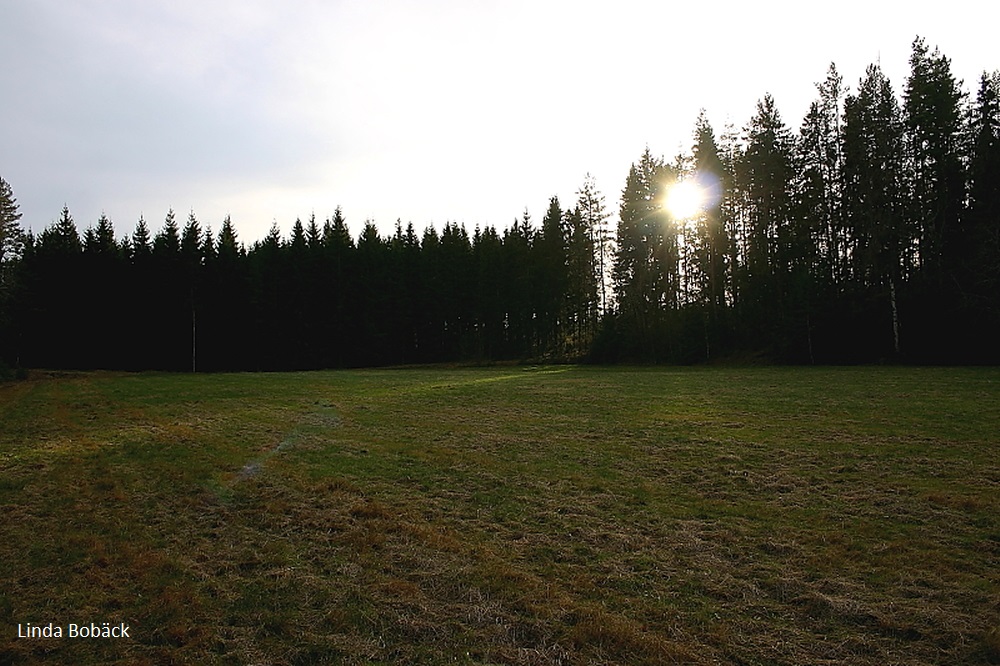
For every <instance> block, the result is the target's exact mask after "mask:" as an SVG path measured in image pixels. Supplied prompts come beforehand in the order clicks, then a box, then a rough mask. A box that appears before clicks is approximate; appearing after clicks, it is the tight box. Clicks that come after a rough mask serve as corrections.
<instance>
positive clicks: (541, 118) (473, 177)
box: [0, 0, 1000, 244]
mask: <svg viewBox="0 0 1000 666" xmlns="http://www.w3.org/2000/svg"><path fill="white" fill-rule="evenodd" d="M942 8H944V9H945V10H946V11H943V10H942ZM986 13H989V10H986V9H985V5H983V4H982V3H981V2H980V1H979V0H976V1H975V2H972V1H971V0H953V1H952V2H949V3H947V5H941V4H940V3H930V2H919V3H910V2H907V3H902V2H871V1H870V0H867V1H865V2H856V1H855V0H843V1H841V2H838V3H827V4H809V3H802V2H784V1H782V2H768V1H763V2H755V3H750V2H728V1H727V0H717V1H716V2H710V1H705V0H700V1H699V2H689V3H685V2H664V1H638V0H614V1H613V2H612V1H608V0H605V1H603V2H590V1H588V0H575V1H570V0H566V1H564V0H552V1H549V0H526V1H522V0H505V1H503V2H500V1H496V2H486V1H483V0H420V1H417V0H328V1H326V2H321V1H318V0H317V1H309V0H273V1H265V0H240V1H239V2H213V1H212V0H197V1H193V0H144V1H143V2H134V1H133V0H79V1H76V2H71V3H68V2H64V1H63V0H30V1H29V0H0V16H2V20H0V62H2V63H4V64H3V66H2V67H0V177H3V178H4V179H5V180H7V182H8V183H9V184H10V185H11V187H12V189H13V192H14V196H15V197H16V198H17V201H18V204H19V205H20V211H21V213H22V214H23V217H22V220H21V222H22V224H23V225H24V226H25V227H27V228H30V229H32V230H33V231H35V232H38V231H41V230H42V229H43V228H45V227H46V226H48V225H50V224H51V223H52V222H54V221H55V220H56V219H57V218H58V217H59V215H60V213H61V210H62V208H63V206H64V205H65V206H68V207H69V209H70V211H71V213H72V215H73V218H74V219H75V221H76V224H77V227H78V228H79V229H80V230H81V232H82V231H83V229H85V228H87V227H89V226H92V225H94V224H95V223H96V221H97V219H98V218H99V216H100V215H101V214H102V213H105V214H107V215H108V217H110V218H111V220H112V221H113V222H114V224H115V228H116V231H117V233H118V235H119V236H124V235H127V234H130V233H131V232H132V230H133V229H134V228H135V224H136V222H137V220H138V219H139V217H140V215H141V216H143V217H144V218H145V220H146V221H147V224H148V225H149V226H150V228H151V229H152V230H153V231H154V232H155V231H156V230H157V229H159V228H160V226H161V225H162V223H163V219H164V217H165V216H166V213H167V211H168V210H169V209H173V210H174V211H175V214H176V216H177V219H178V221H179V222H180V223H181V224H183V223H184V222H185V221H186V219H187V217H188V215H189V214H190V213H191V212H192V211H193V212H194V214H195V215H196V217H197V219H198V220H199V222H200V223H201V224H202V225H203V226H210V227H212V228H213V229H215V230H218V229H219V227H220V226H221V224H222V221H223V219H224V218H225V217H226V216H227V215H229V216H231V218H232V220H233V223H234V225H235V227H236V229H237V232H238V235H239V238H240V240H242V241H243V242H245V243H247V244H251V243H253V242H254V241H256V240H258V239H260V238H262V237H263V236H264V235H265V234H266V233H267V231H268V230H269V229H270V227H271V225H272V224H274V223H277V225H278V227H279V229H281V231H282V233H283V234H284V235H286V236H287V234H288V231H289V230H290V228H291V226H292V224H293V223H294V222H295V220H296V219H297V218H300V219H302V220H303V222H305V221H307V220H308V219H309V217H310V216H311V215H313V214H314V215H315V216H316V218H317V220H318V221H319V222H322V221H323V220H324V219H326V218H328V217H330V216H331V215H332V214H333V211H334V209H335V207H336V206H338V205H339V206H341V207H342V209H343V212H344V215H345V217H346V218H347V221H348V224H349V226H350V228H351V230H352V232H354V233H355V234H357V233H358V232H359V231H360V229H361V228H362V226H363V224H364V223H365V221H366V220H372V221H373V222H375V224H376V225H377V226H378V228H379V230H380V231H381V232H382V233H383V234H388V233H391V231H392V229H393V227H394V226H395V223H396V221H397V220H401V221H402V223H403V225H404V226H405V225H406V224H407V223H410V222H412V223H413V225H414V227H415V228H416V229H417V231H418V233H420V232H422V231H423V229H424V228H426V227H428V226H434V227H435V228H437V229H438V230H440V229H441V228H442V227H443V226H444V224H445V223H447V222H455V223H460V224H464V225H465V226H466V227H467V228H468V229H469V230H470V232H471V231H472V230H473V229H474V228H475V227H476V226H480V227H485V226H487V225H493V226H495V227H497V228H504V227H506V226H508V225H509V224H510V223H511V222H513V220H514V219H515V218H518V217H520V216H521V215H522V214H523V212H524V211H525V210H527V211H528V212H529V214H530V215H531V216H532V218H533V220H534V222H535V224H538V223H539V222H540V220H541V217H542V216H543V215H544V213H545V209H546V208H547V205H548V201H549V198H550V197H552V196H558V197H559V199H560V201H561V202H562V203H563V205H564V207H568V206H570V205H572V203H573V202H574V201H575V199H576V193H577V191H578V190H579V188H580V186H581V185H582V184H583V182H584V179H585V177H586V176H587V174H588V173H589V174H591V175H592V176H593V178H594V179H595V181H596V185H597V188H598V189H599V190H600V191H601V192H602V193H603V194H604V196H605V199H606V204H607V207H608V210H609V211H610V212H612V213H614V212H616V211H617V206H618V199H619V196H620V193H621V189H622V187H623V186H624V183H625V178H626V176H627V175H628V170H629V166H630V165H631V164H632V163H633V162H635V161H637V160H638V158H639V156H640V155H641V154H642V152H643V151H644V150H645V148H646V147H647V146H648V147H649V149H650V150H651V151H652V152H653V154H654V155H658V156H665V157H666V158H668V159H670V158H672V157H674V156H676V155H677V154H679V153H682V152H683V153H687V152H689V151H690V148H691V144H692V141H693V139H692V136H693V130H694V123H695V120H696V118H697V116H698V113H699V110H700V109H705V111H706V113H707V117H708V119H709V120H710V122H711V123H712V125H713V127H714V129H715V132H716V134H717V135H719V134H721V133H722V132H723V131H724V129H725V126H726V124H727V123H728V124H731V125H733V126H734V127H735V128H737V129H739V128H742V127H743V126H744V125H746V123H747V122H748V121H749V120H750V118H751V117H752V115H753V113H754V109H755V105H756V103H757V101H758V100H759V99H760V98H762V97H763V96H764V95H765V93H771V94H772V95H773V96H774V98H775V101H776V103H777V106H778V109H779V111H780V112H781V114H782V118H783V120H784V121H785V123H786V124H787V125H788V126H789V127H790V128H791V129H792V130H793V131H794V130H797V129H798V127H799V125H800V123H801V120H802V118H803V116H804V115H805V113H806V111H807V110H808V106H809V103H810V102H811V101H813V100H814V99H816V97H817V95H816V89H815V84H816V83H817V82H819V81H821V80H823V79H824V78H825V76H826V72H827V69H828V67H829V65H830V63H831V62H833V63H835V64H836V66H837V68H838V70H839V71H840V73H841V75H842V76H843V77H844V82H845V84H847V85H848V86H849V87H850V88H852V89H856V88H857V84H858V81H859V79H860V78H861V77H863V75H864V73H865V68H866V67H867V66H868V65H869V64H871V63H873V62H876V61H877V62H879V63H880V64H881V67H882V69H883V71H885V73H886V74H887V75H888V77H889V78H890V80H891V82H892V83H893V85H894V87H895V88H896V90H897V92H899V93H901V92H902V88H903V85H904V83H905V79H906V76H907V74H908V72H909V64H908V59H909V55H910V51H911V45H912V42H913V39H914V37H916V36H917V35H920V36H922V37H924V39H925V40H926V42H927V44H928V45H929V46H930V47H932V48H933V47H939V48H940V50H941V52H942V53H943V54H944V55H946V56H947V57H949V58H950V59H951V62H952V71H953V72H954V73H955V75H956V76H957V78H960V79H963V80H964V81H965V83H964V88H965V89H966V90H968V91H970V92H972V93H973V94H974V92H975V90H976V88H977V86H978V80H979V76H980V74H981V73H982V72H983V71H984V70H990V71H993V70H995V69H998V68H1000V51H998V50H997V49H996V46H995V44H996V42H995V35H994V34H993V33H994V31H995V20H987V18H988V17H986V16H985V15H984V14H986ZM993 18H994V19H995V18H996V17H995V16H994V17H993Z"/></svg>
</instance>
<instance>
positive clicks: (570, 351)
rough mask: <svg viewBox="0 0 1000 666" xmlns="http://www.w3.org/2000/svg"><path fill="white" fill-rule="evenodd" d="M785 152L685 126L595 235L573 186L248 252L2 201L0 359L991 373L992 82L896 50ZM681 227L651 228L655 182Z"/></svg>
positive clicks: (314, 229)
mask: <svg viewBox="0 0 1000 666" xmlns="http://www.w3.org/2000/svg"><path fill="white" fill-rule="evenodd" d="M816 87H817V98H816V100H815V101H814V102H813V103H812V104H811V106H810V108H809V111H808V113H807V114H806V116H805V118H804V119H803V120H802V122H801V124H800V126H799V128H798V130H797V131H796V132H793V131H792V129H791V128H789V127H788V126H786V125H785V123H784V121H783V120H782V119H781V116H780V114H779V112H778V110H777V106H776V103H775V101H774V99H773V98H772V97H771V96H770V95H766V96H765V97H764V98H763V99H762V100H760V101H759V102H758V104H757V108H756V113H755V114H754V116H753V117H752V118H751V120H750V121H749V122H748V123H747V125H746V126H745V127H744V128H742V130H741V131H737V130H735V129H733V128H726V129H725V131H724V132H723V133H722V135H721V136H717V135H716V133H715V131H714V129H713V128H712V127H711V125H710V123H709V122H708V120H707V118H706V116H705V114H704V112H703V113H702V114H701V115H700V116H699V118H698V119H697V121H696V123H695V129H694V137H693V145H692V149H691V152H690V153H689V154H685V155H681V156H678V157H677V158H675V159H673V160H670V161H667V160H665V159H663V158H661V157H656V156H654V155H653V154H652V153H651V152H650V150H649V149H648V148H647V150H646V151H645V152H644V153H643V154H642V155H641V156H640V158H639V159H638V160H637V161H636V162H635V163H634V164H633V165H632V167H631V169H630V171H629V173H628V176H627V178H626V181H625V186H624V188H623V190H622V192H621V196H620V198H619V202H618V204H619V206H618V211H617V215H616V216H613V215H612V214H611V213H610V212H609V211H608V209H607V205H606V202H605V199H604V197H603V195H602V194H601V193H600V192H599V191H598V189H597V186H596V184H595V183H594V181H593V179H591V178H589V177H588V178H587V179H586V180H585V182H584V183H583V185H582V186H581V188H580V190H579V191H578V192H577V195H576V197H577V198H576V201H574V202H573V204H572V205H571V206H569V207H564V206H563V205H562V203H561V202H560V201H559V199H558V198H557V197H552V199H551V200H550V201H549V203H548V207H547V209H546V211H545V213H544V216H543V217H542V219H541V221H540V222H539V223H538V224H536V223H535V222H534V221H533V220H532V218H531V216H530V215H529V213H528V212H527V211H525V213H524V214H523V215H522V216H521V217H520V218H518V219H517V220H516V221H515V222H514V223H513V224H512V225H511V226H510V227H508V228H506V229H504V230H502V231H501V230H498V229H497V228H495V227H492V226H488V227H486V228H483V229H479V228H476V229H475V230H473V231H472V232H471V233H470V232H469V231H468V230H467V229H466V228H465V227H464V226H462V225H460V224H456V223H449V224H446V225H445V227H444V228H443V229H442V230H441V231H440V232H438V231H437V230H436V229H434V228H433V227H431V228H427V229H425V230H423V232H422V233H420V234H418V233H417V232H416V230H415V229H414V227H413V225H412V223H411V224H407V225H405V226H404V225H403V224H402V223H401V222H397V224H396V227H395V231H394V233H391V234H389V235H381V234H380V233H379V231H378V229H377V228H376V226H375V224H374V223H372V222H370V221H369V222H366V223H365V225H364V227H363V229H362V230H361V232H360V234H359V235H358V236H357V237H356V238H355V237H353V236H352V235H351V234H350V232H349V230H348V226H347V224H346V221H345V219H344V215H343V213H342V211H341V210H340V209H339V208H338V209H337V210H336V211H335V212H334V214H333V215H332V216H331V217H329V218H327V219H326V220H324V221H323V222H319V221H318V220H316V218H315V216H313V217H311V218H310V219H308V220H307V221H306V222H305V223H303V222H302V221H301V220H296V222H295V224H294V225H293V227H292V229H291V233H290V235H289V236H288V237H287V238H286V237H283V236H282V234H281V232H280V230H279V229H278V227H277V225H275V226H273V227H272V229H271V231H270V233H269V234H268V235H267V236H266V237H265V238H264V239H262V240H260V241H257V242H254V243H252V244H250V245H249V246H247V245H245V244H243V243H242V242H240V240H239V238H238V237H237V233H236V229H235V227H234V224H233V223H232V221H231V220H230V219H229V218H227V219H226V220H224V221H223V223H222V226H221V229H220V230H219V231H218V233H217V234H213V232H212V231H211V229H209V228H207V227H205V226H204V225H203V224H202V223H201V222H200V221H199V220H198V219H197V217H196V215H195V214H194V212H191V213H190V214H189V215H188V217H187V220H186V221H184V222H183V223H181V222H178V221H177V219H176V218H175V214H174V212H173V211H170V212H169V213H168V214H167V216H166V219H165V220H164V222H163V224H162V225H161V226H160V228H159V230H158V231H157V232H156V233H155V234H154V233H153V232H152V231H151V229H150V228H149V226H148V225H147V223H146V221H145V220H144V219H142V218H140V220H139V221H138V223H137V225H136V227H135V230H134V231H133V232H132V234H131V235H129V236H127V237H125V238H122V239H116V237H115V233H114V227H113V225H112V223H111V221H110V220H109V219H108V218H107V217H106V216H104V215H102V216H101V218H100V219H99V220H98V221H97V222H96V224H94V225H93V226H91V227H89V228H87V229H86V230H85V231H84V232H83V234H82V235H81V234H80V233H79V231H78V229H77V226H76V224H75V222H74V220H73V218H72V215H71V213H70V211H69V209H68V208H64V209H63V211H62V213H61V215H60V217H59V219H58V220H57V221H56V222H54V223H53V224H51V225H50V226H49V227H48V228H46V229H45V230H44V231H42V232H41V233H39V234H37V236H36V235H34V234H30V233H24V232H23V231H22V230H21V229H20V226H19V224H18V221H19V218H20V214H19V213H18V211H17V205H16V200H15V199H14V197H13V193H12V191H11V188H10V186H9V185H8V184H7V183H6V182H5V181H2V180H0V250H2V251H0V356H2V357H3V359H4V360H5V361H6V363H7V364H8V365H21V366H30V367H59V368H116V369H135V370H138V369H152V368H155V369H169V370H206V371H209V370H272V369H306V368H326V367H345V366H360V365H383V364H409V363H426V362H442V361H484V362H488V361H498V360H505V359H513V360H524V359H534V360H546V361H557V360H581V359H591V360H595V361H602V362H633V361H635V362H668V363H697V362H712V361H716V360H746V359H761V360H766V361H775V362H791V363H850V362H877V361H893V362H934V363H937V362H941V363H944V362H948V363H955V362H960V363H967V362H976V363H996V362H997V361H998V360H1000V352H998V350H997V344H996V340H997V339H1000V338H998V333H1000V73H996V72H994V73H992V74H989V73H984V74H983V75H982V77H981V79H980V81H979V85H978V88H977V90H976V92H975V94H974V95H969V94H967V93H966V92H965V91H963V90H962V83H961V82H960V81H957V80H956V79H955V77H954V75H953V74H952V72H951V64H950V61H949V59H948V58H946V57H945V56H944V55H942V54H941V53H940V52H939V51H938V50H937V49H934V50H931V49H930V48H928V46H927V45H926V43H925V42H924V41H923V40H922V39H919V38H918V39H917V40H915V41H914V43H913V45H912V52H911V56H910V74H909V77H908V78H907V80H906V82H905V85H904V91H903V96H902V99H899V98H898V97H897V96H896V94H895V92H894V91H893V88H892V86H891V84H890V82H889V81H888V79H887V78H886V76H885V75H884V73H883V72H882V71H881V69H880V68H879V66H878V65H871V66H870V67H869V68H868V69H867V71H866V72H865V75H864V76H863V77H862V78H861V80H860V81H859V83H858V85H857V86H856V88H854V89H850V90H849V89H848V88H847V87H845V86H844V84H843V79H842V77H841V76H840V74H839V73H838V72H837V70H836V68H835V67H834V66H833V65H831V67H830V69H829V71H828V73H827V76H826V78H825V80H824V81H822V82H821V83H819V84H817V86H816ZM684 181H687V182H695V183H698V186H699V188H700V191H701V192H702V193H703V196H704V197H705V203H704V205H703V206H702V207H701V208H700V209H699V210H695V211H691V212H689V213H686V214H685V217H683V218H681V217H679V216H678V214H677V213H676V212H671V210H670V208H669V207H666V206H664V200H665V197H666V196H667V195H668V193H669V192H670V190H671V188H673V187H674V186H675V184H676V183H678V182H684Z"/></svg>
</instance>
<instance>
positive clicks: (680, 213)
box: [664, 179, 708, 220]
mask: <svg viewBox="0 0 1000 666" xmlns="http://www.w3.org/2000/svg"><path fill="white" fill-rule="evenodd" d="M664 205H665V206H666V209H667V212H668V213H670V216H671V217H673V218H674V219H675V220H686V219H688V218H690V217H694V216H696V215H698V214H699V213H700V212H702V211H703V210H705V208H706V207H707V205H708V192H707V191H706V190H705V188H704V187H702V186H701V185H700V184H699V183H698V182H697V181H696V180H694V179H690V180H681V181H678V182H676V183H674V184H673V185H671V186H670V187H669V188H668V189H667V196H666V199H665V201H664Z"/></svg>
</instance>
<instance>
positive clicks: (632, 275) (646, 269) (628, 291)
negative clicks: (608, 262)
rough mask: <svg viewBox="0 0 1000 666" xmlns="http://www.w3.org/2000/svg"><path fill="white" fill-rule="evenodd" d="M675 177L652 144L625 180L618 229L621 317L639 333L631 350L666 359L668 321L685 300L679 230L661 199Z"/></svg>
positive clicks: (623, 327) (628, 345)
mask: <svg viewBox="0 0 1000 666" xmlns="http://www.w3.org/2000/svg"><path fill="white" fill-rule="evenodd" d="M675 179H676V178H675V174H674V172H673V169H670V168H668V167H666V166H665V165H664V163H663V160H662V159H657V158H654V157H653V156H652V153H650V151H649V149H648V148H647V149H646V150H645V152H644V153H643V154H642V157H641V158H640V159H639V162H638V163H636V164H633V165H632V167H631V169H630V170H629V175H628V179H627V180H626V181H625V189H624V190H623V192H622V198H621V209H620V212H619V220H618V232H617V235H616V241H617V249H616V254H615V268H614V278H615V298H616V304H617V307H618V314H617V318H618V320H619V323H620V324H621V326H620V329H621V330H625V331H630V332H631V333H630V336H634V337H633V339H632V341H631V342H626V343H625V348H626V350H627V351H626V353H627V354H628V355H631V356H639V357H643V358H645V359H648V360H654V361H655V360H666V359H665V358H664V356H663V354H662V349H663V347H664V344H666V346H667V347H669V345H670V344H671V343H672V342H673V340H672V336H670V334H669V332H668V331H667V330H666V328H665V324H666V322H667V320H668V319H669V315H670V312H675V311H676V310H677V308H678V306H679V301H680V255H679V247H678V243H677V230H676V227H675V226H674V225H672V224H668V221H667V218H666V215H665V213H664V211H663V207H662V203H661V200H662V197H663V193H664V188H665V184H666V183H668V182H671V181H673V180H675ZM668 353H669V352H668Z"/></svg>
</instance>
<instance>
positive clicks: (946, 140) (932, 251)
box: [903, 37, 965, 279]
mask: <svg viewBox="0 0 1000 666" xmlns="http://www.w3.org/2000/svg"><path fill="white" fill-rule="evenodd" d="M910 70H911V71H910V76H909V78H908V79H907V82H906V91H905V94H904V100H905V101H904V106H903V111H904V117H905V122H906V140H905V147H906V157H907V167H908V172H909V175H910V179H911V182H910V183H909V189H910V194H909V197H908V198H909V201H910V204H911V206H910V212H909V215H910V217H911V219H912V220H913V221H914V222H915V224H916V226H917V229H918V230H919V236H918V238H917V241H918V247H919V255H918V257H917V259H918V261H919V262H920V265H921V268H922V269H923V270H924V272H925V273H926V274H928V276H929V277H931V278H935V279H940V278H942V277H943V275H942V271H946V270H948V271H950V270H953V269H954V263H955V262H954V261H952V260H951V258H950V257H949V256H948V254H949V252H950V251H951V248H950V247H949V245H950V243H951V241H952V238H953V237H954V236H955V235H956V234H958V233H959V232H960V229H959V225H960V224H961V215H962V207H963V203H964V200H965V182H964V173H963V168H962V157H961V152H960V135H961V129H962V127H961V119H962V104H963V98H964V95H963V93H962V91H961V85H960V82H958V81H956V80H955V77H954V76H953V75H952V73H951V61H950V60H949V59H948V58H946V57H944V56H943V55H941V53H940V52H939V51H938V50H937V49H936V48H935V49H934V51H933V52H930V50H929V49H928V47H927V45H926V44H925V43H924V40H923V39H921V38H919V37H918V38H917V39H915V40H914V42H913V52H912V54H911V56H910Z"/></svg>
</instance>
